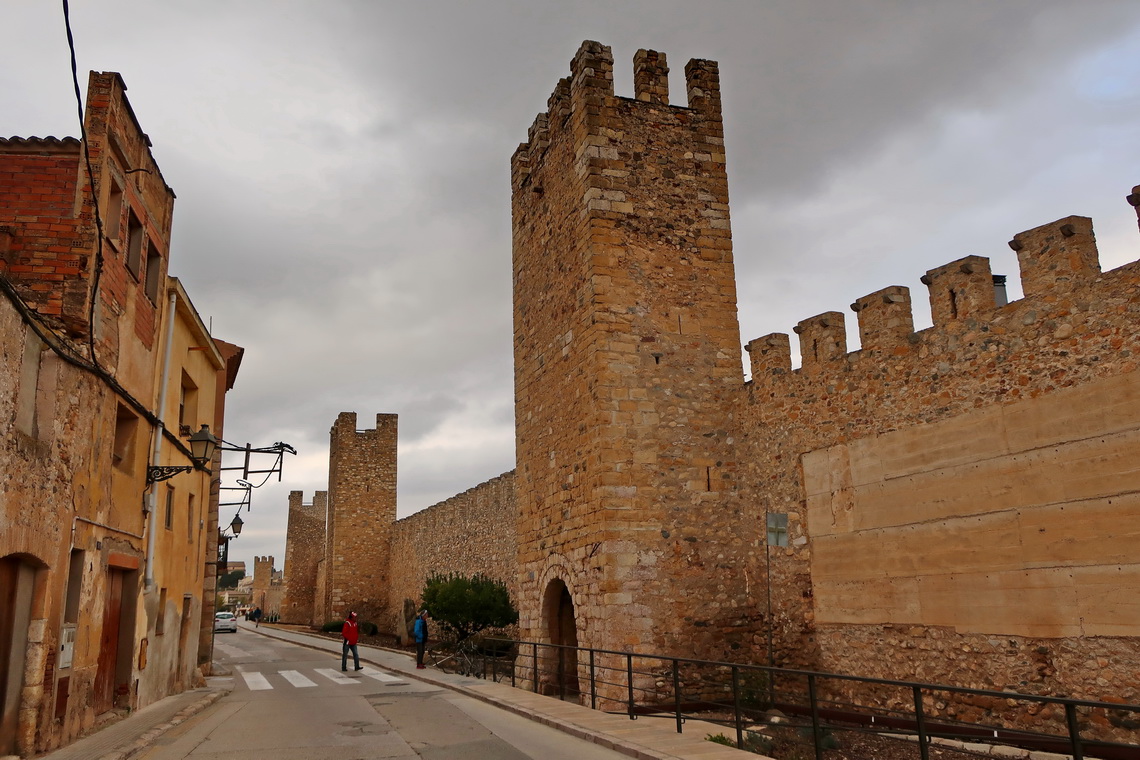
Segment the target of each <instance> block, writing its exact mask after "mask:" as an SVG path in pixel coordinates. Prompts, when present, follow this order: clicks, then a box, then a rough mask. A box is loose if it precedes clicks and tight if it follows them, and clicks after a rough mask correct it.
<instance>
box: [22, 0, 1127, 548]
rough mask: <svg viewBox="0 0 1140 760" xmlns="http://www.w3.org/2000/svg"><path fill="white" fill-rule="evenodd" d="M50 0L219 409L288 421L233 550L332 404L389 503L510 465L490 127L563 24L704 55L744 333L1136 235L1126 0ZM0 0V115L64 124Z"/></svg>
mask: <svg viewBox="0 0 1140 760" xmlns="http://www.w3.org/2000/svg"><path fill="white" fill-rule="evenodd" d="M72 5H73V7H72V23H73V29H74V33H75V38H76V46H77V51H78V59H79V67H80V70H81V71H82V72H86V71H87V70H90V69H94V70H99V71H118V72H120V73H121V74H122V75H123V78H124V79H125V81H126V83H127V85H128V87H129V92H128V96H129V97H130V99H131V104H132V105H133V107H134V109H135V112H136V114H137V115H138V117H139V120H140V121H141V123H142V125H143V128H144V129H145V130H146V131H147V132H148V133H149V135H150V137H151V139H152V141H153V143H154V149H153V150H154V155H155V157H156V159H157V160H158V163H159V165H160V166H161V167H162V171H163V174H164V176H165V178H166V180H167V182H168V183H169V184H170V185H171V186H172V187H173V188H174V190H175V192H176V193H177V195H178V200H177V202H176V205H175V216H174V233H173V240H172V242H171V257H172V263H171V274H173V275H175V276H177V277H179V278H181V279H182V281H183V282H184V283H185V285H186V287H187V290H188V291H189V293H190V294H191V297H192V298H193V299H194V302H195V304H196V306H197V307H198V310H199V311H200V312H201V313H202V315H203V316H204V318H206V319H207V320H210V321H212V324H213V328H214V332H215V334H216V335H217V336H218V337H221V338H223V339H225V340H228V341H231V342H233V343H237V344H239V345H242V346H245V347H246V355H245V361H244V363H243V366H242V370H241V374H240V375H239V377H238V380H237V387H236V389H235V390H234V392H233V393H231V394H230V397H229V405H228V412H227V427H226V437H227V439H228V440H231V441H234V442H237V443H243V444H244V443H245V442H247V441H248V442H252V443H254V444H255V445H264V444H268V443H272V442H274V441H278V440H282V441H286V442H289V443H291V444H292V445H294V446H295V447H296V448H297V449H298V450H299V451H300V455H299V456H298V457H295V458H294V457H290V458H288V459H287V461H286V474H285V480H284V482H283V483H282V484H281V485H280V486H277V485H267V486H266V487H264V488H262V489H261V490H260V491H259V492H257V493H255V495H254V499H253V510H252V512H251V513H249V514H243V519H245V520H246V527H245V532H243V534H242V536H241V538H240V539H239V541H238V542H236V543H235V544H233V545H232V556H233V558H234V559H244V560H246V561H247V562H248V561H250V560H252V558H253V556H254V555H255V554H258V555H260V554H271V555H274V556H275V557H276V558H277V566H278V567H279V568H280V567H281V566H282V565H283V563H284V536H285V524H286V514H287V504H286V498H287V492H288V491H290V490H303V491H304V492H305V495H306V499H308V498H311V495H312V492H313V491H315V490H318V489H321V490H323V489H325V488H326V487H327V464H328V429H329V427H330V426H331V424H332V422H333V420H334V419H335V417H336V415H337V413H339V412H341V411H356V412H357V413H358V414H359V415H360V423H361V426H362V427H364V426H371V422H370V421H371V420H374V419H375V414H376V413H377V412H386V413H397V414H399V415H400V428H401V436H400V463H399V468H400V469H399V502H400V507H399V509H400V514H401V515H406V514H409V513H411V512H414V511H417V510H419V509H422V508H424V507H427V506H429V505H431V504H433V503H435V502H437V501H439V500H441V499H444V498H446V497H448V496H450V495H453V494H455V493H457V492H459V491H462V490H464V489H466V488H469V487H471V486H473V485H476V484H478V483H480V482H482V481H484V480H486V479H488V478H491V477H494V476H496V475H498V474H500V473H501V472H504V471H506V470H509V469H511V468H513V466H514V451H513V445H514V433H513V400H512V391H513V385H512V367H511V298H510V280H511V267H510V251H511V244H510V197H509V193H510V186H509V158H510V155H511V152H512V151H513V150H514V148H515V146H516V145H517V144H518V143H519V142H522V141H523V140H525V139H526V131H527V127H528V126H529V125H530V123H531V121H532V120H533V118H534V115H535V114H536V113H538V112H539V111H541V110H542V109H544V108H545V105H546V100H547V98H548V96H549V95H550V92H551V90H552V89H553V87H554V85H555V83H556V81H557V80H558V78H559V77H562V76H566V75H567V74H568V73H569V62H570V59H571V57H572V56H573V54H574V52H575V51H576V50H577V48H578V46H579V45H580V44H581V42H582V41H583V40H585V39H594V40H598V41H600V42H602V43H604V44H607V45H610V46H611V47H612V48H613V52H614V57H615V81H616V90H617V94H619V95H626V96H630V95H632V63H631V61H632V58H633V54H634V52H635V51H636V50H637V49H638V48H650V49H656V50H660V51H662V52H664V53H666V54H667V55H668V58H669V64H670V67H671V68H672V70H673V73H672V75H671V81H672V91H673V100H674V102H676V103H681V104H683V103H684V85H683V81H684V77H683V69H684V65H685V62H686V61H688V60H689V59H690V58H694V57H697V58H710V59H713V60H717V61H719V62H720V68H721V79H722V84H723V96H724V111H725V119H726V124H725V130H726V140H727V151H728V162H729V165H728V171H729V182H730V192H731V197H732V215H733V226H734V241H735V251H736V266H737V278H738V291H739V297H740V320H741V329H742V336H741V337H742V340H743V341H748V340H750V339H752V338H755V337H758V336H760V335H764V334H767V333H770V332H790V330H791V328H792V327H793V326H794V325H795V324H796V322H798V321H800V320H801V319H804V318H806V317H809V316H812V315H814V314H818V313H820V312H823V311H828V310H840V311H845V312H846V311H848V308H847V307H848V304H850V303H851V302H852V301H854V300H855V299H856V298H858V297H859V296H862V295H865V294H867V293H870V292H872V291H875V290H878V289H880V288H882V287H885V286H887V285H906V286H909V287H910V288H911V291H912V295H913V298H914V301H915V303H916V304H917V308H916V314H915V318H916V324H918V325H920V326H925V325H928V324H929V311H928V309H927V308H926V307H925V301H926V289H925V288H924V287H923V286H922V285H921V284H920V283H919V281H918V278H919V277H920V276H921V275H922V274H923V273H924V272H926V270H928V269H931V268H933V267H935V266H939V265H941V264H944V263H946V262H948V261H952V260H954V259H956V258H959V257H961V256H965V255H970V254H976V255H983V256H989V257H991V259H992V266H993V270H994V272H995V273H1004V274H1008V275H1011V277H1010V282H1011V284H1012V288H1011V290H1012V295H1014V296H1015V297H1016V296H1019V295H1020V288H1019V286H1018V285H1017V283H1016V279H1017V278H1016V274H1017V267H1016V258H1015V257H1014V255H1013V253H1012V252H1011V251H1010V250H1009V249H1008V248H1007V246H1006V245H1005V243H1006V241H1008V240H1009V239H1010V238H1011V237H1012V236H1013V234H1014V233H1016V232H1020V231H1022V230H1024V229H1028V228H1030V227H1034V226H1037V225H1039V224H1043V223H1045V222H1049V221H1052V220H1054V219H1057V218H1060V217H1063V216H1067V215H1069V214H1083V215H1088V216H1092V217H1093V219H1094V221H1095V224H1096V230H1097V236H1098V240H1099V243H1100V247H1101V260H1102V265H1103V266H1104V268H1105V269H1108V268H1112V267H1115V266H1119V265H1120V264H1123V263H1125V262H1127V261H1130V260H1133V259H1135V258H1137V257H1138V256H1140V251H1138V250H1137V237H1136V233H1137V230H1136V219H1135V215H1134V214H1133V212H1132V210H1131V209H1130V208H1129V207H1128V205H1127V204H1126V203H1125V201H1124V196H1125V195H1126V194H1128V192H1129V191H1130V190H1131V188H1132V186H1133V185H1135V184H1138V183H1140V139H1138V138H1140V129H1138V127H1140V55H1138V54H1137V51H1140V3H1137V2H1135V1H1134V0H1120V1H1119V2H1110V1H1107V0H1105V1H1101V0H1080V2H1076V1H1075V0H1067V1H1065V2H1054V1H1051V0H1010V1H1008V2H999V1H998V0H988V1H987V2H980V1H973V0H941V1H935V0H923V1H922V2H919V1H918V0H915V1H914V2H902V1H901V0H751V1H749V2H743V1H741V2H729V1H727V0H722V1H720V2H718V1H717V0H705V2H700V3H694V2H691V1H690V0H686V1H685V2H679V1H676V0H657V1H655V2H634V1H626V2H615V1H614V0H609V1H608V2H593V1H591V2H567V1H562V2H538V1H537V0H517V1H516V0H487V1H486V2H433V1H432V0H421V1H420V2H402V3H396V2H387V1H386V0H373V1H371V2H365V1H364V0H357V1H356V2H350V1H348V0H321V1H320V2H318V1H317V0H274V1H272V2H271V1H267V0H248V1H243V0H194V1H193V2H174V1H173V0H170V1H168V2H161V3H159V2H153V0H151V1H150V2H146V1H144V0H75V1H74V2H73V3H72ZM3 19H4V25H5V27H6V31H7V33H6V35H5V43H4V44H3V45H2V46H0V135H4V136H13V135H18V136H24V137H27V136H41V137H42V136H46V135H56V136H63V135H77V134H78V127H77V124H76V116H75V104H74V101H73V96H72V90H71V82H70V71H69V64H68V53H67V47H66V38H65V33H64V27H63V20H62V13H61V10H60V4H59V3H58V2H52V1H51V0H4V2H3ZM83 83H84V85H85V84H86V78H84V79H83ZM848 321H849V323H851V324H852V325H853V323H854V321H855V320H854V318H853V315H851V316H849V319H848ZM849 343H850V347H851V348H855V347H857V345H858V343H857V339H855V338H854V337H852V338H851V339H850V341H849ZM794 345H795V344H794V341H793V346H794ZM230 517H232V515H227V514H223V515H222V519H223V521H228V520H229V519H230ZM250 567H252V565H250Z"/></svg>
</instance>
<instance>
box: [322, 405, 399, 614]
mask: <svg viewBox="0 0 1140 760" xmlns="http://www.w3.org/2000/svg"><path fill="white" fill-rule="evenodd" d="M396 429H397V418H396V415H394V414H378V415H376V427H375V428H374V429H371V430H357V429H356V413H355V412H343V413H341V414H340V415H338V416H337V419H336V422H335V423H334V424H333V427H332V430H331V431H330V436H331V440H330V444H329V491H328V524H327V533H326V541H327V545H326V554H325V557H326V559H325V577H324V585H325V594H326V600H325V604H324V605H323V610H324V613H325V614H324V617H325V619H326V620H334V619H338V618H340V617H342V616H343V615H344V614H345V613H346V612H348V611H350V610H354V611H356V612H357V613H359V614H360V616H361V618H362V619H363V620H370V621H373V622H375V623H377V624H378V625H381V626H384V627H386V628H391V626H392V625H393V622H394V621H393V620H392V619H391V617H392V616H391V614H390V613H389V611H387V610H386V609H385V602H386V600H387V595H388V565H389V550H390V544H391V533H392V523H393V522H395V520H396Z"/></svg>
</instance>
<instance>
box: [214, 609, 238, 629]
mask: <svg viewBox="0 0 1140 760" xmlns="http://www.w3.org/2000/svg"><path fill="white" fill-rule="evenodd" d="M214 631H215V632H218V631H222V632H225V631H229V632H230V633H237V618H236V617H234V613H232V612H219V613H218V614H216V615H214Z"/></svg>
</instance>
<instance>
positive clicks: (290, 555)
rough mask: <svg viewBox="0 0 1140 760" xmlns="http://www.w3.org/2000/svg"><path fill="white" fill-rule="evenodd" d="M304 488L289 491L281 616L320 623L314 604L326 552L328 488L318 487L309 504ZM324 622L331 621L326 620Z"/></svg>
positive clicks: (286, 618) (309, 622) (282, 617)
mask: <svg viewBox="0 0 1140 760" xmlns="http://www.w3.org/2000/svg"><path fill="white" fill-rule="evenodd" d="M303 496H304V494H303V492H301V491H290V492H289V527H288V529H287V533H286V539H285V586H286V588H285V599H284V601H283V603H282V605H281V619H282V621H284V622H286V623H295V624H298V625H309V624H313V623H317V622H318V621H317V618H318V617H321V615H318V614H317V613H318V610H317V608H316V607H315V605H314V602H315V601H316V589H317V566H318V564H319V563H320V561H321V559H322V557H324V553H325V513H326V511H327V509H328V492H327V491H317V492H316V493H315V494H313V501H312V503H310V504H305V503H304V499H303ZM320 622H321V623H324V622H327V621H324V620H321V621H320Z"/></svg>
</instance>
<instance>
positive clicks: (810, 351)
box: [795, 311, 847, 375]
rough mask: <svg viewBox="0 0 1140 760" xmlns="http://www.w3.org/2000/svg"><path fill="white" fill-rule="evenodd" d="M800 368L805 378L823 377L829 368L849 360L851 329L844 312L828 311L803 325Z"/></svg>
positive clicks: (799, 329) (800, 327)
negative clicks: (848, 330) (848, 331)
mask: <svg viewBox="0 0 1140 760" xmlns="http://www.w3.org/2000/svg"><path fill="white" fill-rule="evenodd" d="M795 333H796V334H797V335H799V336H800V362H801V364H800V367H801V369H802V371H803V373H804V374H805V375H816V374H820V373H821V372H823V371H824V370H825V368H826V367H827V366H828V365H831V364H835V363H836V362H840V361H844V360H846V358H847V329H846V323H845V320H844V318H843V313H842V312H838V311H827V312H824V313H823V314H817V315H816V316H814V317H809V318H808V319H805V320H804V321H802V322H800V323H799V324H798V325H796V327H795Z"/></svg>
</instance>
